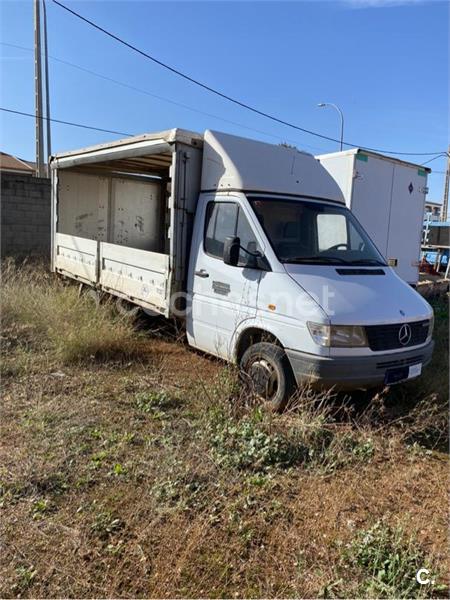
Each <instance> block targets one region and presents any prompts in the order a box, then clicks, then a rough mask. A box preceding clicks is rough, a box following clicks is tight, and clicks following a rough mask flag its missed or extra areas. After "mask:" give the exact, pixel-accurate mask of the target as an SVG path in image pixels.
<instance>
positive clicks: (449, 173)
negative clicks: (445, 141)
mask: <svg viewBox="0 0 450 600" xmlns="http://www.w3.org/2000/svg"><path fill="white" fill-rule="evenodd" d="M449 185H450V146H449V147H448V153H447V170H446V172H445V183H444V201H443V203H442V212H441V221H446V220H447V217H448V193H449V189H448V188H449Z"/></svg>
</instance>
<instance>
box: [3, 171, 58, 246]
mask: <svg viewBox="0 0 450 600" xmlns="http://www.w3.org/2000/svg"><path fill="white" fill-rule="evenodd" d="M0 185H1V255H2V257H4V256H29V255H41V256H50V229H51V204H50V202H51V200H50V197H51V193H50V189H51V188H50V180H49V179H46V178H38V177H32V176H30V175H19V174H15V173H7V172H1V173H0Z"/></svg>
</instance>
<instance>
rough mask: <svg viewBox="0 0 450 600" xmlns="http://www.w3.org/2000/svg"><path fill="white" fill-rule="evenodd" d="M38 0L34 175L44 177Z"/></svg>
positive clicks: (37, 13)
mask: <svg viewBox="0 0 450 600" xmlns="http://www.w3.org/2000/svg"><path fill="white" fill-rule="evenodd" d="M39 3H40V0H34V95H35V110H36V176H37V177H44V176H45V172H44V136H43V131H42V125H43V118H42V117H43V115H42V69H41V19H40V11H39V9H40V6H39Z"/></svg>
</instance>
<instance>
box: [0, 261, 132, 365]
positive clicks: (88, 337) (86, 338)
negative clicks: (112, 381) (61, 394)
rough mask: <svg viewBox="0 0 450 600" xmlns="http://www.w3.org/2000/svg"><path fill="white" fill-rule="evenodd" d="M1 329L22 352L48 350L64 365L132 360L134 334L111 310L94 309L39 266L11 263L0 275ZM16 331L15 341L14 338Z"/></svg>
mask: <svg viewBox="0 0 450 600" xmlns="http://www.w3.org/2000/svg"><path fill="white" fill-rule="evenodd" d="M1 301H2V328H3V331H6V332H8V333H9V338H10V339H11V338H12V339H14V340H15V341H17V342H18V343H19V344H24V346H25V348H28V347H30V345H32V346H33V350H34V351H36V350H37V349H38V348H42V349H43V350H49V351H50V352H51V353H52V354H53V355H54V357H55V358H56V359H57V360H58V361H61V362H62V363H63V364H70V363H75V362H80V361H84V362H86V361H90V360H111V359H127V358H130V357H133V356H135V355H136V350H137V349H138V341H139V340H138V337H139V336H138V334H137V332H136V331H135V330H134V328H133V323H132V321H131V320H130V319H127V318H126V317H124V316H122V315H119V314H117V313H115V311H114V308H113V304H112V303H111V302H109V303H108V302H105V303H102V304H101V305H97V304H95V302H93V300H92V298H91V297H90V296H89V294H80V293H79V290H78V288H77V287H76V286H74V285H68V284H66V283H65V282H63V281H61V280H60V279H57V278H56V276H54V275H53V274H50V273H47V272H46V271H45V270H44V269H42V268H40V267H39V265H38V266H37V267H36V265H33V264H32V265H27V264H23V265H21V268H20V269H19V268H17V267H16V265H15V263H14V262H12V261H10V262H6V263H4V265H3V269H2V292H1ZM14 330H16V337H14Z"/></svg>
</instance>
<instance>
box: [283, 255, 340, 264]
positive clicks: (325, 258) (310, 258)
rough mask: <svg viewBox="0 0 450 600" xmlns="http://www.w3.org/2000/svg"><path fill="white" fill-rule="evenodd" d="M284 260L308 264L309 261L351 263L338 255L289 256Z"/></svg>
mask: <svg viewBox="0 0 450 600" xmlns="http://www.w3.org/2000/svg"><path fill="white" fill-rule="evenodd" d="M283 262H286V263H298V264H302V263H305V264H308V263H318V264H323V265H348V264H350V263H349V262H348V261H346V260H344V259H343V258H338V257H336V256H294V257H292V258H291V257H289V258H287V259H285V260H283Z"/></svg>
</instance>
